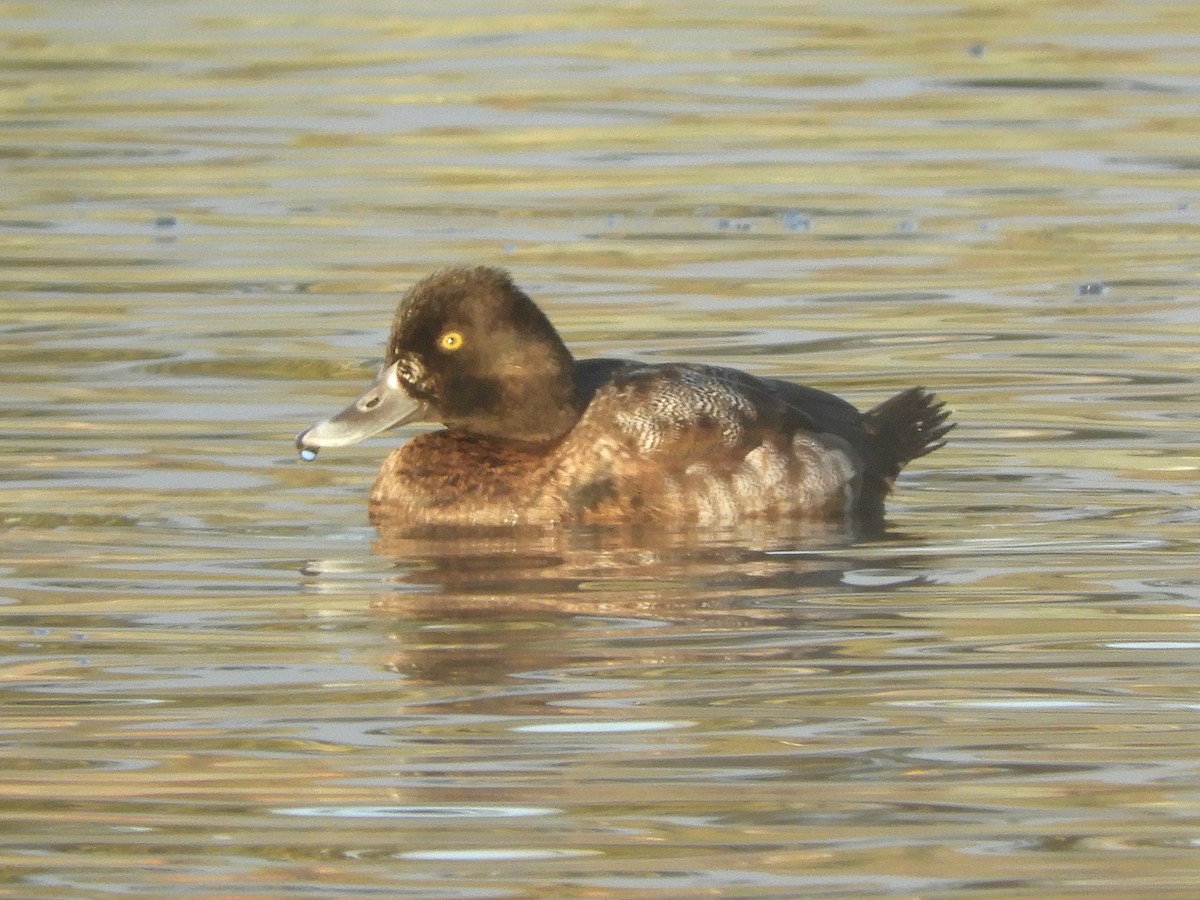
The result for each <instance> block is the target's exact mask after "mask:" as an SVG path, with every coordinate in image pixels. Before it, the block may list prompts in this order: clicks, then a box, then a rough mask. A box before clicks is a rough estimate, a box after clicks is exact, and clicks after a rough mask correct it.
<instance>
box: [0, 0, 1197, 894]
mask: <svg viewBox="0 0 1200 900" xmlns="http://www.w3.org/2000/svg"><path fill="white" fill-rule="evenodd" d="M844 6H845V5H844V4H805V5H796V4H783V3H773V2H751V3H738V4H729V3H717V2H699V3H696V2H693V3H688V4H682V3H674V2H667V3H654V4H637V3H619V4H590V5H588V4H568V5H564V6H561V7H559V6H556V7H554V8H553V9H552V10H548V9H546V8H545V5H544V4H530V3H523V2H511V3H503V4H495V5H493V6H491V7H489V9H488V10H487V11H486V14H481V13H480V9H479V7H478V6H477V5H476V4H466V3H459V2H449V3H438V4H427V3H409V4H405V5H404V9H403V10H400V9H398V8H397V7H396V6H395V5H394V4H390V3H381V2H377V0H363V2H356V3H352V4H343V5H341V6H339V7H337V8H336V9H334V8H331V7H330V6H329V5H327V4H305V3H301V4H299V5H297V4H296V3H287V4H283V3H277V2H273V0H270V2H266V3H259V4H254V5H253V6H244V5H243V6H240V7H234V6H232V5H229V4H222V3H220V2H217V3H215V4H214V3H207V4H205V5H204V6H203V8H201V7H198V6H195V5H193V4H184V3H179V4H165V5H163V4H159V5H157V6H153V7H149V6H146V5H144V4H129V3H127V2H125V0H112V2H106V3H95V4H72V5H69V6H66V5H64V6H63V7H62V8H61V9H60V8H59V7H56V6H53V5H49V4H19V3H18V4H7V5H0V24H2V25H3V28H0V47H2V48H3V50H4V54H3V60H4V61H3V64H2V65H0V111H2V115H3V117H4V122H5V125H6V127H5V129H4V136H3V138H2V139H0V172H2V175H3V177H0V201H2V202H0V363H2V364H0V382H3V384H4V385H5V393H4V399H3V401H0V411H2V413H3V419H4V425H5V427H4V431H5V434H4V440H3V441H2V442H0V454H3V457H4V460H5V463H6V465H5V466H4V469H3V474H2V475H0V477H2V478H3V481H4V487H3V493H2V495H0V496H2V497H3V500H2V501H0V503H2V509H0V521H2V523H3V532H2V535H3V543H2V544H0V566H2V568H0V639H2V640H3V648H4V649H3V658H2V659H0V679H2V681H0V685H2V686H3V690H4V692H5V702H4V704H3V707H2V709H3V713H2V714H0V730H2V731H3V733H4V735H5V738H4V741H3V743H2V744H0V767H2V768H3V770H4V771H5V777H4V778H3V779H0V809H2V810H3V812H2V813H0V835H2V838H0V870H3V872H4V874H3V875H0V892H3V891H4V890H10V891H14V892H16V893H18V894H19V895H20V896H23V897H38V896H62V895H65V894H73V895H90V894H93V893H99V892H102V891H106V890H112V891H117V892H132V891H137V890H140V891H142V892H143V893H147V894H162V893H166V892H168V891H169V892H172V893H177V892H179V891H180V890H184V891H185V892H187V891H190V892H192V893H196V892H200V893H214V894H218V893H219V894H221V895H223V896H283V895H285V894H286V896H289V897H300V896H345V895H348V894H351V893H356V892H358V893H363V894H367V893H376V894H380V893H382V895H386V896H394V895H396V893H397V892H408V893H412V894H414V895H420V896H431V897H432V896H447V897H449V896H455V897H458V896H498V895H501V894H503V893H504V892H506V891H507V892H509V893H513V894H520V895H530V896H533V895H537V896H543V895H544V896H564V895H566V894H569V893H570V892H575V893H578V894H582V893H590V894H596V895H604V896H613V897H618V896H634V895H637V896H644V895H647V894H664V895H670V896H688V895H694V894H696V893H712V894H721V893H726V894H732V893H736V894H737V895H738V896H746V897H750V896H806V897H816V896H838V895H840V896H845V895H850V894H853V895H854V896H876V895H895V894H897V893H903V894H905V895H914V896H915V895H922V896H925V895H933V894H938V893H954V894H955V895H967V894H973V893H985V892H986V893H991V894H994V893H996V892H1000V893H1003V894H1005V895H1006V896H1039V897H1040V896H1053V895H1058V894H1061V893H1064V892H1070V891H1078V890H1088V891H1089V892H1092V893H1097V894H1100V895H1102V894H1103V893H1104V892H1105V891H1111V892H1118V891H1119V892H1120V893H1121V894H1123V895H1129V894H1130V893H1131V892H1132V893H1134V894H1137V893H1140V892H1147V891H1150V892H1155V893H1158V894H1163V895H1164V896H1165V895H1167V894H1172V892H1173V894H1172V895H1178V896H1187V895H1190V892H1191V891H1192V890H1193V887H1194V883H1195V880H1196V878H1197V876H1198V875H1200V867H1198V866H1197V864H1196V862H1195V859H1194V857H1195V839H1194V835H1193V833H1192V830H1191V829H1190V824H1191V823H1192V821H1193V820H1194V818H1195V815H1196V809H1195V804H1194V802H1193V800H1192V796H1193V795H1194V793H1195V786H1196V784H1197V781H1198V780H1200V773H1198V772H1197V767H1196V763H1195V759H1194V757H1195V754H1194V752H1193V748H1194V745H1195V742H1196V734H1195V730H1196V729H1195V724H1194V719H1195V702H1194V701H1195V696H1196V692H1197V688H1198V685H1197V680H1196V673H1195V666H1194V665H1193V663H1192V659H1193V657H1194V654H1195V651H1196V649H1197V646H1198V644H1200V641H1198V640H1197V638H1196V616H1195V610H1196V607H1197V604H1198V602H1200V594H1198V593H1197V586H1196V578H1195V574H1194V569H1195V565H1194V559H1195V550H1196V538H1195V525H1196V521H1197V518H1198V512H1197V511H1198V506H1200V504H1198V503H1197V492H1196V478H1195V476H1196V471H1197V468H1198V466H1200V458H1198V456H1197V451H1196V447H1197V445H1198V444H1200V435H1198V434H1197V428H1196V412H1195V410H1196V408H1197V401H1198V400H1200V391H1198V389H1197V362H1196V354H1195V351H1194V345H1195V336H1196V332H1197V325H1198V324H1200V323H1198V319H1197V315H1196V311H1195V303H1194V301H1193V297H1194V295H1195V291H1196V286H1197V269H1196V259H1197V246H1198V241H1197V237H1198V233H1200V214H1198V213H1200V208H1198V207H1197V204H1198V203H1200V196H1197V192H1196V180H1195V171H1196V168H1197V165H1198V157H1197V153H1196V147H1197V146H1200V142H1198V138H1200V134H1198V133H1197V132H1198V130H1200V125H1198V120H1197V117H1196V115H1195V107H1196V93H1197V90H1198V88H1200V84H1198V82H1197V78H1196V69H1195V46H1194V44H1195V41H1194V39H1193V38H1192V37H1191V35H1192V34H1193V32H1194V31H1195V29H1194V22H1193V19H1194V11H1193V9H1192V8H1191V5H1190V4H1187V3H1166V2H1163V3H1139V4H1125V3H1119V2H1115V0H1107V2H1099V3H1086V4H1081V3H1067V4H1042V3H1023V2H1008V3H1003V2H1002V3H992V4H976V3H960V4H945V5H941V6H937V5H934V6H929V5H910V4H897V3H882V4H876V5H874V6H873V7H872V8H871V9H870V10H869V11H863V12H859V11H857V10H854V9H846V8H844ZM460 260H469V261H477V262H486V263H492V264H503V265H507V266H509V267H511V268H512V270H513V271H514V273H515V274H516V276H517V278H518V280H519V281H520V282H521V283H522V284H524V285H526V286H527V287H528V288H529V290H530V291H531V292H532V293H533V294H534V295H535V297H537V299H539V300H540V301H541V302H542V303H543V304H544V305H545V307H546V308H547V310H548V311H549V312H550V314H551V316H552V318H553V319H554V321H555V322H556V323H557V324H558V325H559V327H560V329H561V330H562V332H563V334H564V336H565V337H566V338H567V340H568V342H569V343H570V344H571V345H572V346H573V347H574V348H575V349H576V350H577V351H578V352H579V353H580V355H627V356H636V357H640V358H644V359H651V360H655V361H659V360H666V359H696V360H705V361H709V362H714V363H723V364H729V365H735V366H739V367H742V368H746V369H749V370H752V371H754V372H756V373H759V374H764V375H772V376H781V377H787V378H793V379H796V380H801V381H805V382H810V383H813V384H815V385H818V386H821V387H824V388H827V389H831V390H834V391H836V392H838V393H841V394H844V395H846V396H847V397H849V398H851V399H852V400H854V401H855V402H858V403H860V404H862V405H867V404H869V403H873V402H876V401H878V400H879V399H881V398H882V397H884V396H886V395H888V394H890V393H892V392H894V391H895V390H897V389H899V388H902V387H907V386H909V385H910V384H913V383H924V384H926V385H928V386H929V387H931V388H934V389H936V390H938V391H939V393H941V394H943V395H944V396H945V397H946V398H947V399H948V400H949V402H950V405H951V406H953V408H954V409H955V415H956V418H957V419H958V421H960V422H961V423H962V424H961V425H960V427H959V429H958V430H957V431H955V432H954V435H953V438H954V440H953V441H952V443H951V444H950V445H949V446H948V447H947V448H946V449H944V450H942V451H939V452H938V453H937V454H934V455H933V456H930V457H927V458H925V459H923V460H921V461H919V463H918V464H916V465H914V466H913V467H912V468H911V470H910V471H909V472H907V473H906V474H905V477H904V478H903V479H902V480H901V484H900V487H899V490H898V492H897V494H896V495H895V498H894V502H893V503H892V505H891V511H892V512H891V518H892V530H891V532H890V533H889V534H888V535H886V536H884V537H879V538H875V539H872V540H866V541H864V540H862V539H861V536H859V535H853V534H841V533H834V534H829V533H822V534H796V533H787V534H780V533H761V532H758V533H746V532H741V533H731V534H725V535H720V536H714V535H709V536H706V537H705V539H704V540H703V541H699V542H697V541H695V540H691V541H689V540H677V539H676V538H675V537H673V536H670V535H655V536H653V539H650V538H649V537H647V536H644V535H643V536H640V537H638V538H636V539H630V538H628V537H626V539H614V538H613V536H612V535H609V536H602V535H599V536H598V535H578V534H575V535H565V536H564V535H554V536H550V537H549V538H547V539H545V540H542V541H533V542H528V541H515V542H514V541H513V540H512V539H511V536H508V537H501V538H500V539H498V540H496V541H495V542H493V543H480V542H479V541H472V542H469V543H467V544H462V543H458V544H455V543H454V542H449V541H439V542H436V543H432V544H426V545H420V544H419V543H413V542H411V541H408V542H405V541H396V540H392V539H389V537H388V536H387V535H376V534H375V533H374V532H373V531H372V530H371V529H370V528H369V527H367V525H366V518H365V496H366V491H367V488H368V485H369V483H370V480H371V478H372V477H373V474H374V471H375V468H376V466H377V465H378V463H379V461H380V460H381V459H382V456H383V454H384V453H385V452H386V447H387V444H388V442H389V441H390V440H392V438H389V439H386V440H381V441H377V442H373V443H372V444H370V445H368V446H365V447H361V448H354V449H350V450H346V451H341V452H339V453H337V454H332V453H331V454H323V455H322V457H321V459H320V462H319V463H317V464H315V465H300V464H299V463H297V461H296V460H295V459H294V456H293V453H292V447H291V442H290V439H291V436H292V434H294V432H295V431H296V430H297V429H298V428H299V427H301V426H302V425H304V424H306V423H308V422H310V421H312V420H313V419H314V418H315V417H316V416H317V415H318V414H319V413H320V412H321V411H323V410H328V409H332V408H337V407H339V406H340V405H341V404H342V403H344V402H345V401H346V400H348V399H350V398H351V397H352V396H353V394H354V392H355V391H356V389H357V387H358V386H359V385H360V383H361V381H362V379H363V378H364V376H365V375H366V374H367V373H368V372H370V371H371V370H372V369H373V367H374V366H375V365H376V364H377V362H378V359H379V357H380V355H381V353H382V341H383V336H384V333H385V330H386V326H387V320H388V317H389V316H390V315H391V312H392V309H393V307H394V303H395V294H396V292H397V291H398V290H400V289H403V288H404V287H406V286H407V285H408V284H409V283H411V281H412V280H413V279H414V278H416V277H419V276H420V275H423V274H425V273H426V272H428V271H429V270H431V269H433V268H436V267H438V266H441V265H444V264H446V263H450V262H456V261H460ZM412 433H413V432H411V431H408V430H404V431H401V432H400V433H398V434H397V435H395V436H394V439H397V440H398V439H403V438H404V437H406V436H411V434H412ZM14 895H16V894H14Z"/></svg>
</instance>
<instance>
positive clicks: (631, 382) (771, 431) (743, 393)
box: [296, 267, 953, 527]
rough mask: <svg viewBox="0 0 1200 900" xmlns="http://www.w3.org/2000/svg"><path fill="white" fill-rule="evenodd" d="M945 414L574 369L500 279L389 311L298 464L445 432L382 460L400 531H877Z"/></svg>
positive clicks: (740, 376)
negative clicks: (799, 524)
mask: <svg viewBox="0 0 1200 900" xmlns="http://www.w3.org/2000/svg"><path fill="white" fill-rule="evenodd" d="M947 416H948V413H947V412H946V411H945V410H944V409H943V405H942V404H941V403H940V402H938V401H937V399H936V398H935V397H934V396H933V395H932V394H929V393H928V392H926V391H925V390H923V389H922V388H910V389H909V390H906V391H903V392H902V393H899V394H897V395H896V396H894V397H892V398H891V399H890V400H886V401H884V402H883V403H881V404H879V405H878V406H876V407H875V408H874V409H872V410H870V411H869V412H867V413H865V414H864V413H860V412H859V411H858V410H857V409H855V408H854V407H853V406H851V405H850V404H849V403H847V402H845V401H844V400H841V399H839V398H837V397H835V396H833V395H832V394H827V393H825V392H823V391H819V390H816V389H815V388H810V387H803V386H801V385H796V384H791V383H789V382H786V381H778V380H776V379H773V378H755V377H754V376H752V375H747V374H746V373H744V372H739V371H737V370H736V369H726V368H719V367H717V366H705V365H689V364H685V363H667V364H664V365H649V364H645V363H638V362H630V361H626V360H619V359H585V360H575V359H573V358H572V357H571V354H570V351H568V350H567V348H566V346H565V345H564V344H563V342H562V339H561V338H560V337H559V336H558V333H557V332H556V331H555V330H554V327H553V326H552V325H551V324H550V322H549V320H548V319H547V318H546V316H545V315H544V314H543V313H542V311H541V310H540V309H538V308H537V307H536V306H535V305H534V303H533V301H532V300H530V299H529V297H528V296H527V295H526V294H525V293H524V292H523V291H522V290H521V289H520V288H519V287H517V286H516V285H515V284H514V283H513V281H512V279H511V278H510V277H509V275H508V273H507V272H504V271H502V270H499V269H492V268H486V267H479V268H473V269H472V268H452V269H444V270H442V271H439V272H435V273H434V274H433V275H430V276H428V277H427V278H425V279H424V280H422V281H420V282H418V283H417V284H416V285H414V286H413V287H412V288H411V289H410V290H409V292H408V293H407V294H406V295H405V296H404V298H403V299H402V300H401V301H400V306H399V309H398V310H397V311H396V319H395V322H394V323H393V324H392V331H391V334H390V336H389V337H388V344H387V357H386V360H385V362H384V364H383V368H382V370H381V371H380V373H379V376H378V377H377V378H376V379H375V381H374V383H373V384H372V385H371V386H370V387H369V388H367V390H366V392H365V393H364V394H363V395H362V396H361V397H360V398H359V399H358V400H356V401H355V402H354V403H353V404H351V405H350V406H348V407H346V409H344V410H342V411H341V412H340V413H338V414H337V415H335V416H334V417H333V418H331V419H326V420H325V421H324V422H320V423H318V424H316V425H314V426H313V427H312V428H310V429H308V430H307V431H304V432H302V433H301V434H299V435H298V436H297V437H296V446H297V447H298V448H299V450H300V453H301V456H303V457H304V458H305V459H312V458H313V457H314V456H315V455H316V452H317V450H318V449H319V448H322V447H342V446H346V445H348V444H353V443H356V442H358V441H361V440H363V439H364V438H368V437H370V436H371V435H373V434H377V433H379V432H380V431H384V430H385V429H388V428H392V427H394V426H397V425H403V424H405V423H407V422H417V421H433V422H441V423H443V424H444V425H445V426H446V428H445V429H444V430H441V431H435V432H433V433H432V434H424V435H421V436H420V437H417V438H414V439H413V440H411V441H409V442H408V443H407V444H405V445H403V446H402V447H400V448H398V449H396V450H394V451H392V453H391V455H390V456H388V458H387V460H386V462H384V464H383V468H382V469H381V470H380V473H379V476H378V477H377V478H376V479H375V485H374V487H373V488H372V489H371V499H370V508H371V519H372V521H373V522H376V523H377V524H380V523H387V524H395V525H401V526H405V527H423V526H438V525H464V526H493V525H552V524H556V523H560V522H580V523H598V524H609V523H613V524H615V523H622V522H663V523H664V524H665V523H672V524H685V525H686V524H695V525H701V526H710V525H729V524H733V523H735V522H737V521H739V520H743V519H789V518H791V519H829V518H836V517H840V516H863V517H869V516H879V515H880V514H881V513H882V508H883V499H884V497H885V496H886V495H887V493H888V491H889V490H890V489H891V486H892V482H893V481H894V480H895V478H896V475H897V474H899V472H900V470H901V468H903V466H904V464H905V463H907V462H908V461H909V460H912V459H916V458H917V457H919V456H924V455H925V454H926V453H930V452H931V451H933V450H936V449H937V448H938V447H941V446H942V444H943V443H945V441H944V440H943V439H944V437H945V435H946V433H947V432H948V431H949V430H950V429H951V428H952V427H953V425H952V424H950V423H949V422H947Z"/></svg>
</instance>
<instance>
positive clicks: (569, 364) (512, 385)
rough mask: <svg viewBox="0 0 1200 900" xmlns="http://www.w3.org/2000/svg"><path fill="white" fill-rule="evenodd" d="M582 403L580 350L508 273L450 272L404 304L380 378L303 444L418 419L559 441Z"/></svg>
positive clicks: (304, 447) (300, 441) (340, 441)
mask: <svg viewBox="0 0 1200 900" xmlns="http://www.w3.org/2000/svg"><path fill="white" fill-rule="evenodd" d="M574 397H575V383H574V374H573V361H572V359H571V354H570V352H569V351H568V350H567V348H566V347H565V346H564V345H563V342H562V339H561V338H560V337H559V336H558V332H556V331H555V330H554V326H552V325H551V324H550V321H549V320H548V319H547V318H546V316H545V314H544V313H543V312H542V311H541V310H540V309H538V308H537V307H536V306H535V305H534V303H533V301H532V300H530V299H529V297H528V295H526V294H525V292H524V291H522V290H521V289H520V288H519V287H517V286H516V285H515V284H513V281H512V278H511V277H509V275H508V273H507V272H505V271H503V270H501V269H493V268H487V267H482V266H481V267H478V268H451V269H442V270H441V271H438V272H435V273H434V274H432V275H430V276H428V277H427V278H425V279H423V280H421V281H419V282H417V283H416V284H415V285H413V287H412V288H411V289H410V290H409V291H408V293H406V294H405V295H404V297H403V298H402V299H401V301H400V306H399V308H398V309H397V310H396V318H395V321H394V322H393V324H392V330H391V334H390V335H389V336H388V344H387V356H386V360H385V362H384V365H383V369H382V370H381V372H380V374H379V377H378V378H377V379H376V380H375V382H374V383H373V384H372V385H371V386H370V387H369V388H368V389H367V391H366V392H365V393H364V394H363V395H362V397H360V398H359V399H358V400H357V401H356V402H355V403H354V404H352V405H351V406H349V407H347V408H346V409H345V410H343V411H342V412H341V413H338V414H337V415H336V416H334V417H333V418H332V419H327V420H326V421H325V422H321V423H319V424H317V425H314V426H313V427H312V428H310V429H309V430H308V431H306V432H304V433H302V434H301V435H300V436H299V437H298V438H297V439H296V443H297V445H298V446H299V447H300V449H301V452H302V453H303V452H305V451H308V453H310V454H311V453H315V451H316V450H317V449H318V448H320V447H328V446H344V445H346V444H351V443H355V442H357V441H360V440H362V439H364V438H366V437H369V436H370V435H372V434H376V433H378V432H380V431H383V430H384V429H387V428H391V427H393V426H395V425H400V424H404V423H405V422H414V421H433V422H442V423H444V424H445V425H447V426H448V427H450V428H455V429H461V430H463V431H468V432H471V433H474V434H481V435H487V436H490V437H497V438H505V439H510V440H519V441H549V440H553V439H554V438H557V437H560V436H562V435H563V434H565V433H566V432H567V431H568V430H569V429H570V428H571V426H572V425H574V424H575V421H576V420H577V418H578V415H579V413H578V411H577V409H576V407H575V404H574Z"/></svg>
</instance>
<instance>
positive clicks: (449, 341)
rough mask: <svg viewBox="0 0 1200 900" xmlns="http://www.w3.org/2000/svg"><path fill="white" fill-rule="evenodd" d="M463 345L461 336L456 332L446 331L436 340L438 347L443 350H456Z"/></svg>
mask: <svg viewBox="0 0 1200 900" xmlns="http://www.w3.org/2000/svg"><path fill="white" fill-rule="evenodd" d="M462 345H463V336H462V335H461V334H460V333H459V332H457V331H447V332H446V333H445V334H443V335H442V336H441V337H440V338H438V346H439V347H441V348H442V349H443V350H457V349H458V348H459V347H461V346H462Z"/></svg>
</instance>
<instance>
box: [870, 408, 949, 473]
mask: <svg viewBox="0 0 1200 900" xmlns="http://www.w3.org/2000/svg"><path fill="white" fill-rule="evenodd" d="M949 419H950V411H949V410H948V409H946V404H945V403H943V402H942V401H940V400H939V399H938V398H937V397H935V396H934V395H933V394H931V393H930V392H929V391H927V390H925V388H921V387H915V388H909V389H908V390H907V391H901V392H900V393H899V394H897V395H896V396H894V397H890V398H888V399H887V400H884V401H883V402H882V403H880V404H879V405H878V406H876V407H875V408H874V409H872V410H871V411H870V412H868V413H867V415H866V422H865V424H866V428H867V431H868V432H870V433H871V434H872V435H874V438H875V440H874V444H875V446H874V450H875V453H876V459H875V464H876V471H878V472H879V473H880V474H881V475H883V477H884V478H885V479H886V480H887V481H888V483H889V486H890V482H891V481H892V480H893V479H894V478H895V477H896V476H897V475H899V474H900V470H901V469H903V468H904V466H905V465H906V464H907V463H909V462H911V461H912V460H914V459H917V458H918V457H921V456H924V455H925V454H927V453H932V452H933V451H934V450H937V449H938V448H939V447H942V446H944V445H945V443H946V435H947V434H948V433H949V431H950V429H951V428H953V427H954V423H953V422H951V421H949Z"/></svg>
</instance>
